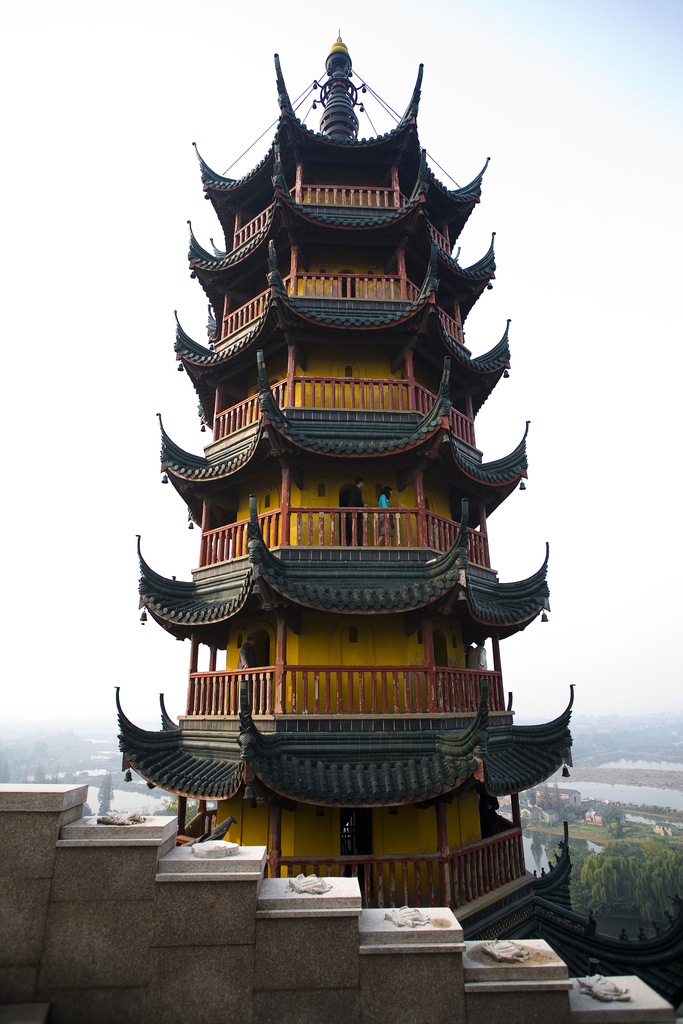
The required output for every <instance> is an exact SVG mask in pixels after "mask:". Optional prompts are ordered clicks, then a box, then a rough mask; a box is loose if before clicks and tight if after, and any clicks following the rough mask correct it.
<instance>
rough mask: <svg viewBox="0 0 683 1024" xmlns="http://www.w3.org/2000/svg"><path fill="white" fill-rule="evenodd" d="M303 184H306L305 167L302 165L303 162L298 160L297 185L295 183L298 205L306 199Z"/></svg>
mask: <svg viewBox="0 0 683 1024" xmlns="http://www.w3.org/2000/svg"><path fill="white" fill-rule="evenodd" d="M303 183H304V165H303V164H302V162H301V160H297V162H296V183H295V187H296V192H295V197H296V201H297V203H300V202H301V201H302V200H303V197H304V195H303V188H302V186H303Z"/></svg>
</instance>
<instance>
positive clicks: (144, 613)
mask: <svg viewBox="0 0 683 1024" xmlns="http://www.w3.org/2000/svg"><path fill="white" fill-rule="evenodd" d="M140 622H141V623H142V625H143V626H144V624H145V623H146V622H147V612H146V611H143V613H142V615H141V616H140Z"/></svg>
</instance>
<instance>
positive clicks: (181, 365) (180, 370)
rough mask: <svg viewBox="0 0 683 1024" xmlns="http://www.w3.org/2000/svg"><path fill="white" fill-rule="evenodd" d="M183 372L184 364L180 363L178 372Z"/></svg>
mask: <svg viewBox="0 0 683 1024" xmlns="http://www.w3.org/2000/svg"><path fill="white" fill-rule="evenodd" d="M182 372H183V364H182V363H178V373H182Z"/></svg>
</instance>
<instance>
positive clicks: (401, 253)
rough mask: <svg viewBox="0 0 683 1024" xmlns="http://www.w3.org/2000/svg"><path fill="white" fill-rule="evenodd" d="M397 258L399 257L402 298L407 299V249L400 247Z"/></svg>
mask: <svg viewBox="0 0 683 1024" xmlns="http://www.w3.org/2000/svg"><path fill="white" fill-rule="evenodd" d="M396 259H397V262H398V276H399V279H400V286H401V298H402V299H403V301H405V300H406V299H407V298H408V286H407V284H406V251H405V249H403V248H401V247H399V250H398V252H397V254H396Z"/></svg>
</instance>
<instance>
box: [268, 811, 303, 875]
mask: <svg viewBox="0 0 683 1024" xmlns="http://www.w3.org/2000/svg"><path fill="white" fill-rule="evenodd" d="M281 856H282V808H281V807H280V805H279V804H276V803H275V802H273V803H271V804H270V853H269V854H268V875H269V877H270V878H279V877H280V857H281ZM304 870H305V869H304Z"/></svg>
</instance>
